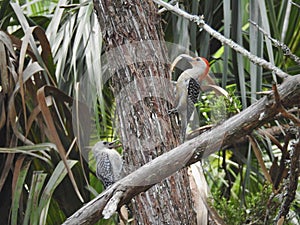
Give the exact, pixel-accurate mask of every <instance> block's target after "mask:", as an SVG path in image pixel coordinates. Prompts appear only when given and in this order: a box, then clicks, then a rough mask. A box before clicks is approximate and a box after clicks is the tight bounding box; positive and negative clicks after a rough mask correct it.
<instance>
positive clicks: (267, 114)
mask: <svg viewBox="0 0 300 225" xmlns="http://www.w3.org/2000/svg"><path fill="white" fill-rule="evenodd" d="M278 93H279V95H280V96H281V101H280V102H281V104H282V105H283V106H284V107H286V108H291V107H293V106H294V105H297V106H299V105H300V102H299V99H300V75H296V76H292V77H288V78H287V79H286V80H285V81H284V82H283V83H282V84H281V85H280V86H279V88H278ZM278 112H279V111H278V107H277V104H276V102H275V99H274V94H273V93H270V94H269V95H268V96H264V97H263V98H261V99H260V100H258V101H257V102H256V103H254V104H252V105H251V106H249V107H248V108H247V109H245V110H244V111H242V112H241V113H239V114H237V115H235V116H233V117H231V118H229V119H228V120H227V121H225V122H224V123H223V124H220V125H219V126H217V127H214V128H213V129H212V130H210V131H207V132H204V133H202V134H201V135H199V136H198V137H195V138H194V139H191V140H189V141H187V142H185V143H183V144H182V145H180V146H178V147H176V148H174V149H173V150H171V151H169V152H167V153H165V154H163V155H161V156H159V157H157V158H155V159H154V160H152V161H151V162H149V163H147V164H145V165H144V166H142V167H140V168H139V169H137V170H136V171H134V172H133V173H131V174H129V175H128V176H126V177H125V178H123V179H122V180H120V181H118V182H117V183H115V184H114V185H112V186H111V187H110V188H109V189H107V190H106V191H105V192H103V193H102V194H101V195H99V196H98V197H96V198H95V199H94V200H92V201H91V202H89V203H87V204H86V205H85V206H84V207H82V208H81V209H79V210H78V211H77V212H76V213H75V214H74V215H72V216H71V217H70V218H68V220H67V221H66V222H65V223H64V224H65V225H67V224H93V223H95V222H96V221H97V220H99V219H100V218H102V217H103V215H102V213H103V210H104V208H105V205H106V204H107V202H109V200H110V199H111V198H112V197H113V196H114V195H115V194H117V195H118V196H116V197H114V198H116V199H117V201H119V200H120V202H119V204H118V208H120V207H121V206H122V205H123V204H125V203H127V202H129V201H130V200H131V199H132V198H133V197H134V196H136V195H138V194H139V193H141V192H144V191H146V190H148V189H149V188H150V187H151V186H153V185H155V184H156V183H159V182H160V181H162V180H163V179H165V178H167V177H168V176H170V175H171V174H173V173H175V172H176V171H178V170H180V169H181V168H183V167H185V166H188V165H190V164H192V163H195V162H196V161H199V160H200V159H201V158H203V157H207V156H208V155H210V154H212V153H214V152H216V151H218V150H219V149H220V148H221V147H222V146H224V145H229V144H230V143H232V142H233V141H234V140H237V139H239V138H241V137H242V136H245V135H247V134H250V133H251V132H252V131H253V130H254V129H256V128H258V127H260V126H261V125H262V124H264V123H266V122H268V121H271V120H273V119H274V116H276V115H277V114H278ZM106 215H107V214H106Z"/></svg>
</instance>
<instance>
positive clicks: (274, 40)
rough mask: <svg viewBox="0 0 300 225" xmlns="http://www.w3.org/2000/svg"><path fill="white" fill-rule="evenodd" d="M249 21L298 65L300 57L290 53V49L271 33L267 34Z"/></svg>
mask: <svg viewBox="0 0 300 225" xmlns="http://www.w3.org/2000/svg"><path fill="white" fill-rule="evenodd" d="M249 22H250V23H251V24H252V25H254V26H255V27H256V28H257V29H258V30H259V31H260V32H262V33H263V35H265V36H266V37H267V38H268V39H269V40H270V41H272V43H273V45H274V46H275V47H277V48H278V47H280V48H281V50H282V52H283V54H284V55H286V56H288V57H289V58H291V59H292V60H294V61H295V62H296V63H297V64H298V65H300V58H299V57H298V56H296V55H295V54H293V53H292V51H291V49H290V48H289V47H288V46H287V45H286V44H284V43H282V42H280V41H278V40H276V39H275V38H272V37H271V35H269V34H268V33H267V32H266V31H264V30H263V29H262V28H261V27H260V26H258V24H257V23H255V22H254V21H252V20H249Z"/></svg>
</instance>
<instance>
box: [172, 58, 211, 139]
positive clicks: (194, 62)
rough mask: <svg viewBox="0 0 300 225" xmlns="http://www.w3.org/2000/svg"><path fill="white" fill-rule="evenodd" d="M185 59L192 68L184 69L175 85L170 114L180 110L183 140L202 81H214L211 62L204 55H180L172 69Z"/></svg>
mask: <svg viewBox="0 0 300 225" xmlns="http://www.w3.org/2000/svg"><path fill="white" fill-rule="evenodd" d="M181 59H185V60H186V61H187V62H188V63H189V64H190V65H191V66H192V68H190V69H187V70H185V71H183V72H182V73H181V74H180V76H179V77H178V79H177V82H176V87H175V107H174V108H173V109H171V110H169V114H171V113H175V112H178V114H179V116H180V125H181V131H180V136H181V142H183V141H184V139H185V133H186V128H187V124H188V122H189V120H190V117H191V115H192V113H193V111H194V108H195V107H194V104H195V103H196V102H197V101H198V97H199V94H200V89H201V83H202V81H203V80H204V79H208V80H209V82H210V83H211V82H212V83H214V82H213V81H212V79H211V78H210V77H209V75H208V71H209V63H208V61H207V60H206V59H205V58H202V57H195V58H193V57H191V56H189V55H186V54H181V55H179V56H178V57H177V58H176V59H175V60H174V62H173V63H172V65H171V71H172V70H173V68H174V66H175V65H176V64H177V63H178V62H179V60H181Z"/></svg>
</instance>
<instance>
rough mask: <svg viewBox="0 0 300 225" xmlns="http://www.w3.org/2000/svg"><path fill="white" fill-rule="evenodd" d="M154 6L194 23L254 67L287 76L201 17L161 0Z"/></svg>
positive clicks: (282, 76) (155, 0)
mask: <svg viewBox="0 0 300 225" xmlns="http://www.w3.org/2000/svg"><path fill="white" fill-rule="evenodd" d="M153 2H155V3H156V4H158V5H160V6H163V7H164V8H166V9H167V10H169V11H171V12H173V13H175V14H177V15H179V16H182V17H184V18H186V19H188V20H190V21H192V22H194V23H196V24H197V25H198V26H199V27H200V28H201V29H203V30H205V31H206V32H207V33H209V34H210V35H211V36H213V37H214V38H216V39H218V40H219V41H220V42H222V44H226V45H228V46H229V47H231V48H232V49H233V50H235V51H236V52H238V53H240V54H242V55H243V56H245V57H247V58H248V59H249V60H250V61H251V62H253V63H254V64H256V65H259V66H262V67H263V68H265V69H267V70H271V71H273V72H274V73H275V74H276V75H277V76H278V77H280V78H283V79H284V78H287V77H288V76H289V75H288V74H287V73H285V72H283V71H282V70H281V69H279V68H278V67H276V66H274V65H273V64H272V63H270V62H268V61H266V60H265V59H262V58H259V57H257V56H256V55H253V54H252V53H251V52H249V51H248V50H246V49H245V48H243V47H242V46H240V45H239V44H237V43H235V42H234V41H232V40H231V39H228V38H226V37H224V36H223V35H222V34H221V33H219V32H217V31H216V30H214V29H213V28H211V27H210V26H209V25H207V24H206V23H205V21H204V20H203V16H196V15H191V14H189V13H187V12H185V11H184V10H182V9H180V8H179V7H178V6H173V5H170V4H169V3H167V2H164V1H163V0H153Z"/></svg>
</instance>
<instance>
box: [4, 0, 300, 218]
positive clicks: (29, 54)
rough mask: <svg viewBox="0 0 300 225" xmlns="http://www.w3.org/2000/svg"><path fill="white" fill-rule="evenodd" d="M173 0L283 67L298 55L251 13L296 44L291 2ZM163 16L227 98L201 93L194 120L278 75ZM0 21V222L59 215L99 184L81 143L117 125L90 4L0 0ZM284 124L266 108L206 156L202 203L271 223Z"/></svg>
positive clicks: (295, 68)
mask: <svg viewBox="0 0 300 225" xmlns="http://www.w3.org/2000/svg"><path fill="white" fill-rule="evenodd" d="M295 3H298V4H299V3H300V2H297V1H295ZM179 6H180V7H181V8H183V9H185V10H186V11H187V12H190V13H192V14H198V15H201V14H203V15H204V16H205V20H206V22H207V23H208V24H209V25H210V26H212V27H213V28H214V29H216V30H218V31H220V32H221V33H223V34H224V35H225V36H226V37H228V38H231V39H233V40H235V41H236V42H238V43H239V44H241V45H242V46H245V48H247V49H250V51H251V52H252V53H253V54H255V55H257V56H260V57H263V58H265V59H267V60H269V61H270V62H272V63H274V64H275V65H277V66H278V67H280V68H282V69H283V70H285V71H287V72H288V73H289V74H299V73H300V66H299V64H297V63H296V62H294V61H293V60H291V59H290V57H287V56H286V55H285V54H284V51H283V50H282V49H281V48H278V47H274V46H272V43H271V41H270V40H269V39H268V38H266V37H264V35H263V34H262V32H260V31H259V30H258V29H257V28H256V27H255V26H253V25H251V24H250V23H249V19H250V20H252V21H254V22H256V23H257V24H258V25H259V26H260V27H263V29H264V31H265V32H267V33H268V34H269V35H270V36H271V37H273V38H275V39H277V40H279V41H281V42H283V43H285V44H286V45H287V46H288V47H289V48H290V50H291V52H292V53H294V54H295V55H300V49H299V47H298V46H299V41H300V40H299V39H300V35H299V32H298V31H299V28H300V27H299V26H300V21H299V20H300V18H299V17H300V12H299V11H300V9H299V7H297V5H295V4H291V2H290V1H287V0H285V1H277V0H275V1H270V0H266V1H248V0H242V1H239V0H232V1H230V0H214V1H202V0H192V1H183V2H180V3H179ZM162 19H163V20H162V21H163V22H162V26H163V30H164V32H165V40H166V41H167V42H171V43H176V44H178V45H180V46H183V47H184V48H186V49H188V50H190V51H192V52H193V53H194V54H196V55H199V56H204V57H206V58H208V59H209V61H210V64H211V73H212V74H213V75H214V76H215V78H216V79H217V80H218V82H219V84H220V85H222V87H224V88H226V89H227V90H228V91H229V93H230V95H231V97H232V98H231V101H229V102H227V103H226V107H223V105H221V106H220V104H221V103H222V102H224V101H223V100H220V99H219V100H218V99H216V97H215V96H212V95H211V94H207V93H203V95H202V96H201V99H202V100H201V101H200V102H199V104H198V110H199V113H198V118H197V119H198V120H197V121H199V125H205V124H211V123H220V122H222V121H223V120H224V119H226V118H227V117H230V116H231V115H232V114H234V113H237V112H238V111H239V110H240V109H241V110H242V109H243V108H246V107H247V106H249V105H250V104H251V103H253V102H255V101H256V100H257V99H259V98H260V97H261V95H259V94H257V93H258V92H261V91H266V90H269V89H270V87H271V84H272V82H281V81H280V80H278V78H276V77H275V75H274V74H272V73H271V72H270V71H264V70H263V69H262V68H260V67H257V66H256V65H253V64H252V63H249V61H248V60H247V59H246V58H244V57H242V56H241V55H239V54H236V53H235V52H234V51H232V50H231V49H230V48H228V47H227V46H222V45H221V44H220V43H219V42H218V41H217V40H215V39H211V38H210V37H209V35H208V34H206V33H204V32H201V31H200V30H199V28H198V27H197V26H196V25H195V24H192V23H190V22H188V21H186V20H185V19H183V18H181V17H178V16H175V15H173V14H171V13H168V12H165V13H162ZM0 29H1V30H0V54H1V57H0V71H1V73H0V76H1V77H0V81H1V83H0V114H1V117H0V147H1V148H0V152H1V154H0V161H1V163H0V168H1V169H0V171H1V174H0V196H1V197H0V198H1V202H2V203H1V205H0V223H1V224H7V223H10V224H37V223H41V224H60V223H62V222H63V221H64V220H65V219H66V218H67V217H68V216H69V215H71V214H72V213H73V212H74V211H75V210H76V209H78V208H80V207H81V206H82V204H83V203H82V202H85V201H88V200H89V199H91V198H93V197H94V196H95V195H96V194H97V193H99V192H101V191H102V185H101V183H100V182H99V181H98V180H97V179H96V178H95V173H94V171H95V169H94V162H93V160H92V159H91V158H92V157H91V156H89V155H88V152H87V151H85V149H84V148H83V147H82V146H84V145H92V144H93V143H95V141H96V140H98V139H100V138H101V139H108V140H110V139H111V138H113V135H114V134H115V131H114V130H113V127H114V126H113V124H114V117H113V112H114V103H113V102H114V100H113V96H112V94H111V92H110V91H109V88H108V86H107V85H105V86H104V84H105V79H104V77H103V76H100V74H103V70H105V64H103V65H102V64H101V63H103V62H102V61H101V55H102V54H103V52H102V41H101V32H100V29H99V25H98V22H97V20H96V17H95V15H94V12H93V5H92V3H91V2H85V1H67V0H60V1H47V0H43V1H39V0H38V1H19V2H14V3H13V2H10V1H8V0H2V1H1V9H0ZM85 91H88V92H85ZM95 93H97V95H96V94H95ZM81 102H85V103H87V105H89V106H90V108H85V107H84V105H83V104H81ZM225 102H226V101H225ZM78 106H79V107H78ZM224 108H225V109H226V110H224ZM294 112H295V114H296V115H297V114H299V109H295V110H294ZM88 113H91V114H92V115H93V116H92V118H93V120H92V123H91V125H92V129H90V130H89V129H87V127H85V126H81V125H82V124H85V123H89V122H90V118H89V116H88V115H89V114H88ZM83 115H87V117H84V116H83ZM290 128H291V127H290V121H286V120H285V119H283V118H281V117H278V118H274V121H273V122H271V123H269V124H266V125H265V126H264V127H262V128H261V129H260V130H257V131H255V132H254V133H253V135H252V138H253V141H252V142H249V140H248V139H245V140H241V142H239V143H238V144H237V145H234V146H229V147H228V148H226V149H222V151H220V152H219V153H218V154H215V155H213V156H211V157H210V158H209V159H207V160H205V161H204V163H203V166H204V169H205V174H206V176H207V182H208V185H209V187H210V190H211V193H212V199H213V200H212V201H211V204H212V205H213V206H214V207H215V208H216V209H217V210H218V212H219V214H220V216H221V217H223V219H224V221H225V222H226V223H228V224H246V223H249V224H250V223H251V222H252V223H253V222H255V223H256V224H269V222H270V221H272V219H274V217H275V216H276V215H277V213H278V210H279V208H280V200H279V199H280V198H282V196H283V194H284V191H283V190H284V187H285V186H284V185H285V182H284V181H285V179H284V178H286V173H287V172H288V170H289V164H288V160H287V159H288V157H287V156H286V155H284V154H285V153H286V152H287V153H289V152H290V150H291V143H292V142H293V140H294V139H295V135H294V134H293V133H291V132H290V130H291V129H290ZM78 134H80V135H78ZM90 137H91V138H90ZM80 151H83V154H80ZM255 151H256V152H260V153H261V156H260V157H258V156H257V154H254V153H255ZM82 155H83V156H84V157H82ZM283 155H284V157H283ZM89 158H90V159H91V160H90V163H89V164H88V162H87V160H85V159H89ZM262 162H263V163H262ZM263 167H265V168H266V169H267V172H268V173H269V176H270V177H271V180H268V179H266V177H267V175H266V172H265V171H264V170H263ZM64 168H68V169H67V170H66V169H64ZM298 183H299V182H298ZM275 190H278V191H277V192H276V195H275V196H274V193H275ZM298 190H299V188H298ZM299 204H300V194H299V191H298V192H297V193H296V199H295V200H294V202H293V203H292V205H291V209H290V213H289V223H291V224H297V223H298V224H299ZM269 208H270V210H268V211H266V210H267V209H269ZM237 209H238V210H237ZM240 215H245V217H244V216H240ZM245 218H246V220H245ZM255 220H256V221H255ZM297 221H298V222H297ZM113 222H114V221H113V220H110V221H100V222H99V223H100V224H111V223H113Z"/></svg>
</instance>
